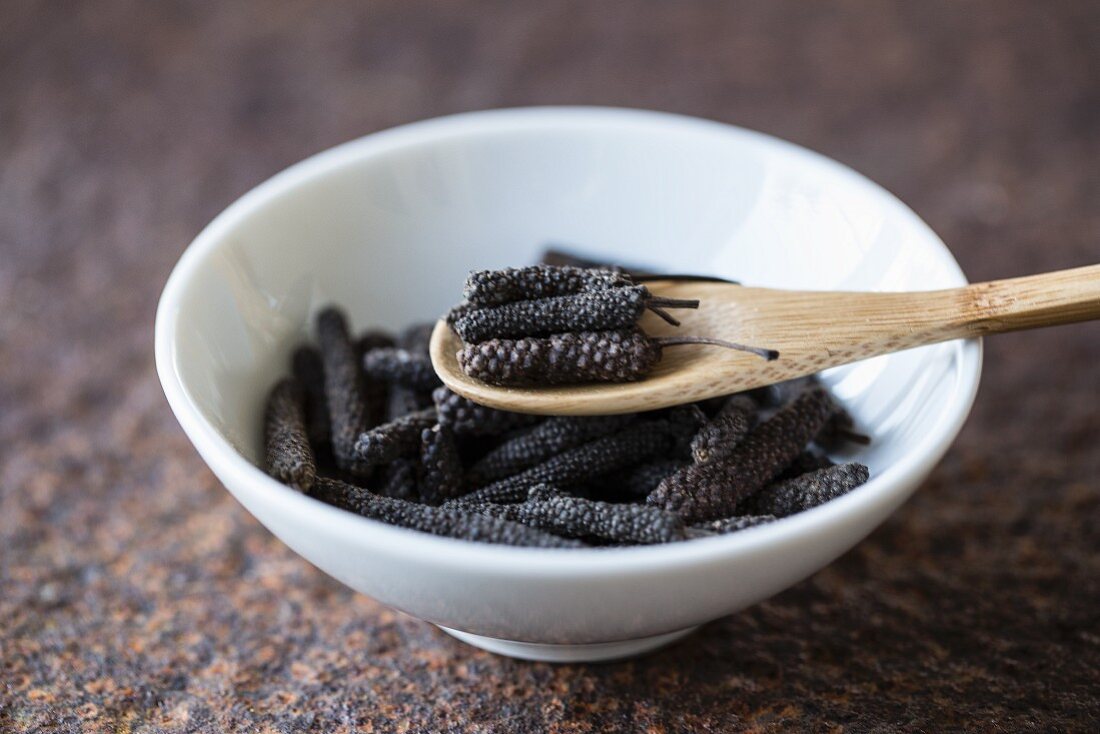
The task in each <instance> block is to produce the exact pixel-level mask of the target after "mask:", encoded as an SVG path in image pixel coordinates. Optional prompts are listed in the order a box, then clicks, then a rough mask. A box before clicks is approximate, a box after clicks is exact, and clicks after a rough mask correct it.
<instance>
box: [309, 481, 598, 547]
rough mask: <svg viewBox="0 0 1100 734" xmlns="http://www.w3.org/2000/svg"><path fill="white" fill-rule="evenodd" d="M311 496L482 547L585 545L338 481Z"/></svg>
mask: <svg viewBox="0 0 1100 734" xmlns="http://www.w3.org/2000/svg"><path fill="white" fill-rule="evenodd" d="M311 494H312V495H313V496H314V497H316V498H317V499H320V500H322V501H324V502H327V503H329V504H331V505H335V506H337V507H340V508H342V509H345V510H349V511H351V512H355V513H357V514H359V515H362V516H363V517H368V518H370V519H372V520H380V521H381V522H385V523H388V524H390V525H396V526H398V527H402V528H408V529H410V530H419V531H421V532H424V533H431V534H432V535H441V536H445V537H448V538H459V539H462V540H472V541H476V542H481V543H501V544H503V545H520V546H531V547H536V548H580V547H583V546H584V544H583V543H581V542H579V541H576V540H570V539H568V538H562V537H559V536H557V535H552V534H550V533H546V532H543V531H541V530H537V529H535V528H531V527H528V526H526V525H521V524H520V523H517V522H512V521H510V520H504V519H501V518H496V517H489V516H488V515H483V514H481V513H478V512H472V511H470V510H467V509H464V508H461V507H433V506H431V505H421V504H417V503H415V502H408V501H406V500H402V499H396V498H393V497H382V496H379V495H377V494H373V493H372V492H370V491H368V490H366V489H363V488H362V487H357V486H355V485H353V484H348V483H346V482H341V481H339V480H336V479H327V478H323V477H318V478H317V481H316V482H314V485H313V490H312V492H311Z"/></svg>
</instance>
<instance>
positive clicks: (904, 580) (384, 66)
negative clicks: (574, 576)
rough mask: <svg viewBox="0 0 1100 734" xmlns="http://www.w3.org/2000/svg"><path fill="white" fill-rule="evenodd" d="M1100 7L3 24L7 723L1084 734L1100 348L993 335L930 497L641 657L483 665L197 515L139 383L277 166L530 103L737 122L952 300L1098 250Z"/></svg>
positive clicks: (189, 480) (1090, 335)
mask: <svg viewBox="0 0 1100 734" xmlns="http://www.w3.org/2000/svg"><path fill="white" fill-rule="evenodd" d="M1098 27H1100V5H1098V4H1097V3H1096V2H1092V1H1090V0H1082V1H1081V2H1053V1H1051V2H1043V3H1030V2H1009V1H1007V0H988V1H986V2H971V3H956V2H928V1H925V0H922V2H919V3H916V2H906V1H905V0H900V1H899V2H890V3H887V2H840V3H829V4H825V3H801V2H774V3H773V2H763V1H762V2H753V3H718V2H702V1H700V2H693V1H692V2H679V3H666V4H658V3H655V2H654V3H648V2H637V3H634V2H624V3H618V2H616V3H581V2H566V3H562V2H542V1H539V2H507V3H506V2H499V3H490V2H483V3H476V4H472V3H428V2H420V1H409V0H401V1H400V2H398V1H394V2H371V3H354V2H340V3H326V4H307V3H297V2H295V3H280V4H276V3H264V2H254V3H201V2H184V1H176V2H163V3H161V2H158V3H124V2H114V1H106V0H104V1H102V2H83V3H48V2H35V1H33V0H26V2H7V3H3V4H2V5H0V730H3V731H12V730H14V731H82V730H83V731H111V732H113V731H172V732H175V731H221V730H247V731H260V732H267V731H300V730H314V731H389V730H399V731H404V730H409V731H531V732H534V731H569V732H597V731H600V732H605V731H606V732H611V731H652V732H664V731H683V730H688V731H734V730H740V729H746V730H754V731H770V730H782V729H793V730H812V731H841V730H845V731H856V732H868V731H895V730H904V731H929V732H933V731H945V730H960V729H965V730H977V731H1006V732H1016V731H1036V732H1047V731H1059V730H1061V731H1096V730H1098V728H1100V701H1098V696H1100V530H1098V527H1100V522H1098V521H1100V480H1098V477H1100V370H1098V364H1100V324H1090V325H1084V326H1076V327H1063V328H1059V329H1052V330H1049V331H1046V332H1036V333H1031V334H1017V335H1009V336H1005V337H1001V338H998V339H996V340H992V341H990V342H989V343H988V345H987V352H986V355H987V361H986V365H987V366H986V373H985V382H984V385H983V387H982V391H981V394H980V396H979V398H978V402H977V405H976V407H975V410H974V414H973V416H972V418H971V419H970V422H969V424H968V425H967V427H966V429H965V430H964V431H963V433H962V435H961V437H960V438H959V440H958V443H957V444H956V445H955V447H954V448H953V450H952V451H951V452H950V454H949V455H948V457H947V458H946V459H945V461H944V462H943V464H942V465H941V466H940V467H939V468H938V469H937V470H936V472H935V473H934V474H933V476H932V478H931V479H930V480H929V481H928V483H927V485H926V486H925V487H924V488H923V489H922V490H921V491H920V492H919V493H918V495H917V496H916V497H915V498H914V499H913V500H912V501H911V502H910V503H909V504H908V505H907V506H906V507H905V508H904V509H902V510H901V511H900V512H899V513H898V514H897V515H896V516H895V517H894V518H893V519H892V520H890V521H889V522H888V523H887V524H886V525H885V526H884V527H883V528H881V529H880V530H878V531H877V532H876V533H875V534H874V535H872V536H871V537H870V538H869V539H868V540H866V541H865V542H864V543H862V544H861V545H859V546H858V547H857V548H856V549H855V550H853V551H852V552H850V553H848V554H847V555H846V556H844V557H843V558H842V559H841V560H840V561H838V562H837V563H834V564H833V565H832V566H830V567H829V568H827V569H826V570H824V571H823V572H821V573H819V574H817V575H816V576H814V577H813V578H811V579H810V580H808V581H806V582H804V583H802V584H800V585H798V586H796V587H795V588H793V589H791V590H789V591H787V592H785V593H783V594H781V595H780V596H778V597H776V598H775V599H773V600H771V601H769V602H767V603H764V604H761V605H759V606H757V607H755V608H753V609H750V610H748V611H746V612H744V613H742V614H738V615H736V616H734V617H731V618H728V619H724V620H722V621H719V622H716V623H714V624H711V625H709V626H707V627H705V628H704V629H703V630H702V631H700V632H699V633H698V634H696V635H694V636H693V637H691V638H689V639H687V640H686V641H684V642H682V643H680V644H678V645H676V646H674V647H672V648H670V649H667V650H665V651H663V652H661V653H658V654H655V655H653V656H650V657H647V658H644V659H639V660H634V661H630V662H626V663H618V664H608V665H570V666H551V665H543V664H531V663H523V662H517V661H514V660H507V659H504V658H499V657H494V656H492V655H490V654H487V653H484V652H480V651H478V650H474V649H472V648H470V647H466V646H464V645H462V644H461V643H459V642H456V641H454V640H452V639H450V638H449V637H447V636H446V635H444V634H442V633H441V632H438V631H437V630H436V629H435V628H433V627H431V626H429V625H426V624H421V623H420V622H417V621H415V620H412V619H408V618H405V617H403V616H401V615H399V614H396V613H394V612H391V611H389V610H387V609H385V608H383V607H381V606H379V605H378V604H375V603H374V602H372V601H371V600H369V599H367V598H364V597H362V596H358V595H356V594H353V593H352V592H350V591H349V590H348V589H345V588H344V587H342V586H341V585H340V584H338V583H336V582H335V581H332V580H331V579H329V578H327V577H325V576H323V575H322V574H321V573H320V572H318V571H316V570H315V569H314V568H312V567H311V566H309V565H308V564H306V563H305V562H304V561H302V560H301V559H299V558H298V557H297V556H295V555H294V554H293V553H292V552H291V551H290V550H288V549H287V548H286V547H284V546H283V545H282V544H281V543H279V542H278V541H276V540H275V539H273V538H272V537H271V536H270V535H269V534H268V533H267V532H266V531H265V530H264V529H263V528H261V527H260V526H259V525H258V524H257V523H256V522H255V521H254V520H253V519H252V518H251V517H250V516H249V515H248V514H247V513H246V512H245V511H244V510H243V509H242V508H241V507H239V506H238V505H237V504H236V503H235V502H234V501H233V500H232V499H231V498H230V496H229V495H228V494H227V493H226V492H224V491H223V490H222V489H221V488H220V487H219V486H218V483H217V482H216V481H215V480H214V478H213V477H212V476H211V474H210V472H209V471H208V470H207V469H206V467H205V466H204V465H203V463H202V461H201V460H200V459H199V457H198V456H197V455H196V454H195V452H194V451H193V450H192V448H191V446H190V445H189V444H188V442H187V440H186V439H185V438H184V436H183V434H182V433H181V431H180V430H179V428H178V427H177V425H176V423H175V420H174V419H173V417H172V415H171V413H170V412H169V410H168V406H167V405H166V403H165V401H164V398H163V396H162V395H161V391H160V388H159V386H158V384H157V381H156V378H155V375H154V372H153V361H152V321H153V311H154V307H155V304H156V299H157V296H158V294H159V291H160V288H161V285H162V284H163V282H164V280H165V278H166V277H167V274H168V272H169V269H170V268H171V266H172V264H173V262H174V261H175V260H176V258H177V257H178V256H179V254H180V251H181V250H182V249H183V247H184V246H185V245H186V243H187V242H188V240H189V239H190V238H191V237H192V236H193V235H194V234H195V232H197V231H198V229H199V228H200V227H201V226H202V225H203V224H204V223H205V222H206V221H208V220H209V219H210V218H211V217H212V216H213V215H214V214H215V213H216V212H217V211H218V210H219V209H220V208H221V207H223V206H224V205H225V204H227V203H228V202H229V201H231V200H232V199H234V198H235V197H236V196H237V195H239V194H240V193H242V192H243V191H245V190H246V189H247V188H249V187H250V186H252V185H253V184H255V183H257V182H259V181H260V180H262V179H264V178H266V177H267V176H268V175H270V174H272V173H274V172H275V171H277V170H279V169H280V168H282V167H284V166H286V165H288V164H290V163H292V162H294V161H295V160H297V159H299V158H302V157H304V156H305V155H307V154H309V153H312V152H315V151H317V150H319V149H322V148H325V147H327V146H330V145H332V144H334V143H337V142H340V141H342V140H345V139H348V138H351V137H354V136H357V135H360V134H362V133H366V132H370V131H372V130H377V129H380V128H384V127H388V126H391V125H395V124H398V123H402V122H407V121H410V120H414V119H417V118H422V117H428V116H434V115H439V114H443V113H448V112H454V111H459V110H467V109H474V108H484V107H495V106H508V105H524V104H536V103H598V104H611V105H627V106H638V107H653V108H660V109H667V110H673V111H678V112H685V113H689V114H696V115H703V116H707V117H713V118H716V119H720V120H727V121H731V122H736V123H740V124H743V125H747V126H749V127H754V128H759V129H763V130H767V131H770V132H773V133H776V134H778V135H780V136H783V137H786V138H789V139H792V140H794V141H796V142H799V143H802V144H805V145H808V146H810V147H812V148H816V149H818V150H821V151H823V152H825V153H827V154H830V155H833V156H835V157H837V158H839V159H840V160H842V161H845V162H847V163H849V164H851V165H853V166H854V167H856V168H857V169H859V170H862V171H864V172H866V173H868V174H869V175H870V176H872V177H873V178H875V179H877V180H879V181H881V182H882V183H884V184H885V185H886V186H887V187H889V188H890V189H892V190H893V191H895V192H897V193H898V194H899V195H901V197H902V198H903V199H905V200H906V201H907V202H909V203H910V204H911V205H912V206H913V207H914V208H915V209H916V210H917V211H918V212H919V213H921V214H922V215H923V216H924V217H925V218H926V219H927V220H928V221H929V222H930V223H931V224H932V226H933V227H934V228H936V229H937V231H938V232H939V233H940V234H941V235H942V236H943V237H944V239H945V240H946V241H947V242H948V243H950V244H951V246H952V247H953V248H954V250H955V252H956V253H957V254H958V257H959V259H960V260H961V262H962V264H963V266H964V268H965V269H966V271H967V273H968V274H969V275H970V276H971V277H972V278H976V279H986V278H994V277H1000V276H1008V275H1013V274H1021V273H1025V272H1030V271H1038V270H1042V269H1054V268H1059V267H1069V266H1074V265H1082V264H1086V263H1090V262H1097V261H1100V166H1098V165H1097V163H1098V162H1100V44H1097V43H1096V29H1097V28H1098Z"/></svg>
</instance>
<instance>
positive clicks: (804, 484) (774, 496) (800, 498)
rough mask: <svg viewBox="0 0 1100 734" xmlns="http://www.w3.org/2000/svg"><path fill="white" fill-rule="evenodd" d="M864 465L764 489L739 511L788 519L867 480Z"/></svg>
mask: <svg viewBox="0 0 1100 734" xmlns="http://www.w3.org/2000/svg"><path fill="white" fill-rule="evenodd" d="M868 476H870V472H869V471H868V469H867V467H866V466H864V465H863V464H856V463H851V464H838V465H837V466H830V467H826V468H824V469H818V470H817V471H813V472H810V473H809V474H803V475H802V476H799V477H794V478H793V479H787V480H786V481H783V482H778V483H776V484H773V485H770V486H768V487H765V488H764V489H762V490H760V491H759V492H757V493H756V494H754V495H752V496H751V497H748V498H746V499H745V500H744V501H743V502H742V503H741V504H740V505H739V506H738V511H739V512H744V513H745V514H754V515H775V516H776V517H787V516H788V515H793V514H795V513H796V512H802V511H803V510H808V509H810V508H811V507H817V506H818V505H821V504H824V503H826V502H828V501H829V500H831V499H835V498H837V497H839V496H841V495H842V494H846V493H848V492H850V491H851V490H853V489H855V488H856V487H858V486H859V485H861V484H863V483H864V482H866V481H867V477H868Z"/></svg>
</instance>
